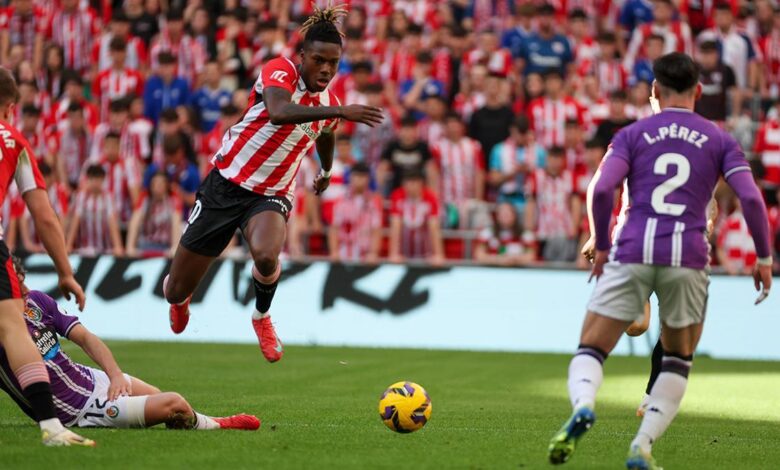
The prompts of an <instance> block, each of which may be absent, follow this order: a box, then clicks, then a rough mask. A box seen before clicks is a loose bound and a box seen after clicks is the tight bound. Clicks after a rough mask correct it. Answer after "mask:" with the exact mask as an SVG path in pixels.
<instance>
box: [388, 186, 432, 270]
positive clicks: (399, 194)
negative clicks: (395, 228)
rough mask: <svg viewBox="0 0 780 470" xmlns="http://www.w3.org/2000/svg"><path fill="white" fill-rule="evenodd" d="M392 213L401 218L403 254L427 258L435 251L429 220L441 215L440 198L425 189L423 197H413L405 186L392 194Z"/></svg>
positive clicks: (410, 256) (408, 256) (409, 256)
mask: <svg viewBox="0 0 780 470" xmlns="http://www.w3.org/2000/svg"><path fill="white" fill-rule="evenodd" d="M390 213H391V214H392V216H393V217H400V219H401V227H402V229H401V254H402V255H403V256H405V257H407V258H425V257H427V256H429V255H430V254H431V253H432V252H433V246H432V245H431V235H430V231H429V229H428V221H430V220H431V219H437V218H438V217H439V200H438V199H437V198H436V195H435V194H434V193H433V192H432V191H430V190H428V189H425V190H424V191H423V194H422V197H421V198H418V199H412V198H410V197H408V196H407V195H406V191H404V188H398V189H396V190H395V191H393V193H392V194H391V195H390Z"/></svg>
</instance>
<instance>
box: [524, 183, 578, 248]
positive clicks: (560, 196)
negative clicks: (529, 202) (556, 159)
mask: <svg viewBox="0 0 780 470" xmlns="http://www.w3.org/2000/svg"><path fill="white" fill-rule="evenodd" d="M526 186H527V188H526V194H528V195H529V196H532V197H534V198H535V199H536V207H537V209H536V214H537V230H536V237H537V238H538V239H540V240H546V239H548V238H566V237H568V236H569V231H570V230H571V229H572V228H573V227H572V224H573V223H574V221H573V219H572V213H571V198H572V196H574V177H573V176H572V173H571V172H570V171H569V170H564V171H563V172H562V173H561V174H560V175H559V176H557V177H556V176H551V175H550V174H549V173H547V170H545V169H544V168H537V169H536V170H535V171H534V172H533V173H530V174H529V175H528V179H527V181H526Z"/></svg>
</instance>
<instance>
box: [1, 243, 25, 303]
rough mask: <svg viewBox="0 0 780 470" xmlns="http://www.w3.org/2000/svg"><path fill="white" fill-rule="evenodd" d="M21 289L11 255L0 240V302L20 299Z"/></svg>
mask: <svg viewBox="0 0 780 470" xmlns="http://www.w3.org/2000/svg"><path fill="white" fill-rule="evenodd" d="M21 298H22V289H21V288H20V287H19V277H18V276H17V275H16V269H14V263H13V261H12V260H11V253H10V252H9V251H8V246H7V245H6V244H5V240H0V300H8V299H21Z"/></svg>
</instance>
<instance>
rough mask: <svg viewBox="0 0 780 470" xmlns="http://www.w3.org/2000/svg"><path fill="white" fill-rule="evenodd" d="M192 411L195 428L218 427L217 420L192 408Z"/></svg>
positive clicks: (208, 428) (207, 428)
mask: <svg viewBox="0 0 780 470" xmlns="http://www.w3.org/2000/svg"><path fill="white" fill-rule="evenodd" d="M192 412H193V413H195V429H201V430H210V429H219V424H217V422H216V421H214V419H213V418H211V417H209V416H206V415H203V414H200V413H198V412H197V411H195V410H193V411H192Z"/></svg>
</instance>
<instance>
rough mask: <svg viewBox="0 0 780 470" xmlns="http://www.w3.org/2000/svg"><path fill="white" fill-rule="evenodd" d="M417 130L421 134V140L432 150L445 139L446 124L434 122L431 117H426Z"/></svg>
mask: <svg viewBox="0 0 780 470" xmlns="http://www.w3.org/2000/svg"><path fill="white" fill-rule="evenodd" d="M417 130H418V131H419V133H420V140H422V141H423V142H425V143H426V144H428V147H431V148H433V147H435V146H436V144H437V143H438V142H439V141H441V140H442V139H443V138H444V123H443V122H440V121H434V120H432V119H431V118H429V117H425V118H423V119H422V120H421V121H420V122H418V123H417Z"/></svg>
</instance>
